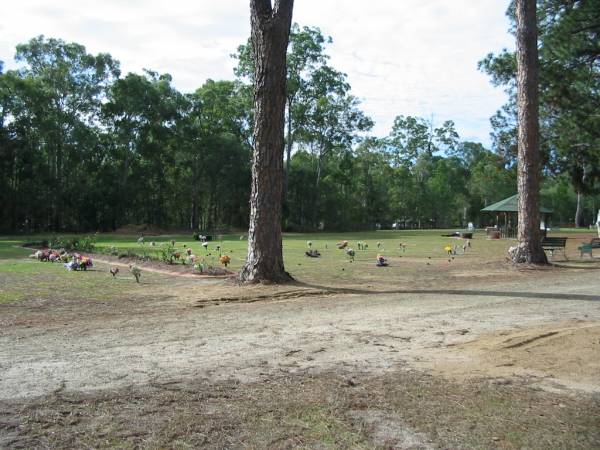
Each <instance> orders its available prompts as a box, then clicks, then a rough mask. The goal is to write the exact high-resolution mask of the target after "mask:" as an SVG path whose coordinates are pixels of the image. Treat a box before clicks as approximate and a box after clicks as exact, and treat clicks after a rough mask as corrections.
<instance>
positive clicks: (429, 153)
mask: <svg viewBox="0 0 600 450" xmlns="http://www.w3.org/2000/svg"><path fill="white" fill-rule="evenodd" d="M598 1H600V0H594V1H587V2H584V1H567V0H564V1H559V0H543V1H542V0H540V1H539V2H538V7H539V8H540V12H539V13H538V14H539V17H540V55H541V59H542V61H541V63H542V64H541V82H542V92H541V100H542V110H541V114H542V142H543V148H544V151H545V160H544V161H545V172H544V176H545V178H544V180H543V186H544V188H543V195H544V196H545V204H549V205H550V206H552V207H554V208H555V217H554V218H555V221H556V222H560V223H566V222H572V221H573V220H574V218H575V209H576V208H575V206H576V204H577V193H578V192H579V193H580V196H579V197H580V203H581V210H582V211H584V213H585V214H583V215H584V216H585V217H590V218H591V217H592V215H593V214H595V213H594V212H593V211H592V210H593V209H594V208H598V207H599V206H600V201H597V200H598V196H597V195H596V192H597V188H598V179H599V177H600V175H599V174H597V173H596V172H597V170H598V168H599V167H600V161H599V160H598V156H599V151H598V145H599V135H598V133H599V131H598V130H600V122H599V117H600V116H598V111H599V110H600V108H599V107H598V95H599V89H598V82H599V78H598V55H599V48H600V45H599V44H598V14H597V11H598V10H600V7H599V8H595V7H594V5H597V4H598ZM509 14H512V10H509ZM511 17H512V16H511ZM331 42H332V40H331V38H329V37H327V36H324V35H323V34H322V32H321V31H320V30H319V29H318V28H314V27H301V26H299V25H293V27H292V30H291V35H290V45H289V47H288V79H287V83H288V84H287V92H286V112H285V113H286V130H285V135H286V155H285V168H286V180H285V186H286V188H285V192H286V194H285V201H284V204H283V225H284V229H286V230H295V231H301V230H315V229H319V228H324V229H326V230H339V229H373V228H374V227H375V226H376V224H381V225H382V226H384V227H385V226H390V225H391V224H392V223H394V222H398V223H399V224H400V226H406V227H432V226H438V227H446V226H448V227H455V226H457V227H458V226H461V225H464V224H466V222H469V221H473V222H475V223H476V224H480V225H483V224H485V223H486V221H488V220H491V218H486V217H485V216H481V215H480V213H479V211H480V209H481V208H483V207H485V206H486V205H489V204H491V203H493V202H495V201H498V200H500V199H502V198H505V197H507V196H509V195H512V194H514V193H515V192H516V171H515V167H514V156H515V147H514V145H515V142H516V141H515V134H514V126H515V118H514V111H515V109H514V98H513V99H511V101H510V102H509V103H508V104H507V105H506V106H505V107H504V108H503V109H502V111H500V112H499V113H498V114H497V115H496V116H495V117H494V118H492V125H493V129H494V132H493V139H494V148H493V151H492V149H486V148H484V146H483V145H482V144H480V143H477V142H468V141H466V142H465V141H464V140H462V139H461V137H460V136H459V134H458V132H457V131H456V129H455V126H454V122H453V121H452V120H451V119H452V118H447V120H445V121H443V122H442V123H432V122H431V121H430V120H428V119H424V118H421V117H412V116H407V115H403V114H402V112H401V111H399V112H398V116H397V117H396V119H395V120H394V123H393V126H392V129H391V130H390V131H389V134H388V135H387V136H379V137H377V136H372V135H370V134H369V133H370V130H371V128H372V126H373V121H372V120H371V119H370V118H369V117H368V116H367V114H365V113H364V111H363V110H362V109H361V105H360V102H359V101H358V99H357V98H356V97H355V96H354V95H353V94H352V89H351V85H350V82H349V80H348V77H347V76H346V75H345V74H344V73H342V72H340V71H338V70H336V69H335V68H334V67H332V66H331V64H330V58H329V56H328V54H327V47H328V45H329V44H330V43H331ZM250 52H251V48H250V44H249V42H247V43H245V44H244V45H241V46H240V47H239V48H238V50H237V52H236V54H235V55H234V57H235V58H236V60H237V67H236V69H235V75H236V79H235V80H233V81H231V80H227V81H225V80H220V81H217V80H208V81H206V82H205V83H204V84H203V85H202V86H200V87H199V88H198V89H196V90H195V91H194V92H192V93H182V92H180V91H179V90H177V89H176V88H175V87H174V86H173V83H172V79H171V76H170V75H168V74H159V73H156V72H153V71H151V70H146V71H144V72H143V73H141V74H135V73H128V74H124V75H123V74H121V73H120V69H119V62H118V61H116V60H114V59H113V58H112V57H111V56H110V55H108V54H102V53H101V54H97V55H92V54H89V53H88V52H87V51H86V49H85V47H83V46H82V45H79V44H75V43H66V42H64V41H62V40H59V39H50V38H45V37H43V36H39V37H36V38H34V39H32V40H31V41H29V42H28V43H25V44H21V45H19V46H18V47H17V49H16V56H15V58H16V60H17V63H18V64H19V68H18V69H17V70H6V66H5V65H4V66H3V65H2V64H1V63H0V231H2V232H25V231H26V232H33V231H63V230H69V231H89V230H105V231H107V230H114V229H117V228H119V227H122V226H124V225H127V224H150V225H154V226H156V227H160V228H176V229H181V230H184V229H187V230H213V229H237V228H240V229H243V228H246V227H247V226H248V218H249V203H248V202H249V195H250V162H251V149H252V146H251V145H252V142H251V141H252V133H253V130H252V124H253V111H252V104H253V101H252V100H253V99H252V89H251V85H252V76H251V74H252V68H253V67H252V61H251V58H249V56H250ZM480 67H481V68H482V69H483V70H484V71H486V72H487V73H489V74H490V75H491V76H492V81H493V82H494V83H495V84H497V85H502V86H505V87H506V88H507V90H508V92H509V93H511V94H512V93H513V92H514V73H515V64H514V55H512V54H510V53H508V52H503V53H501V54H499V55H489V56H488V57H487V58H485V59H484V60H483V61H482V62H481V63H480Z"/></svg>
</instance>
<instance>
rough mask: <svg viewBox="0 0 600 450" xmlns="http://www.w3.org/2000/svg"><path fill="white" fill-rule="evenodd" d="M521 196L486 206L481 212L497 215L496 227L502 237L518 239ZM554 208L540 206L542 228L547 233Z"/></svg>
mask: <svg viewBox="0 0 600 450" xmlns="http://www.w3.org/2000/svg"><path fill="white" fill-rule="evenodd" d="M518 202H519V194H515V195H513V196H511V197H508V198H505V199H504V200H500V201H499V202H496V203H494V204H493V205H489V206H486V207H485V208H483V209H482V210H481V212H485V213H490V214H492V215H495V219H496V223H495V225H496V227H497V228H498V229H499V230H500V234H501V236H502V237H509V238H510V237H516V235H517V223H518V214H517V213H518V210H519V206H518ZM552 212H553V210H552V208H547V207H545V206H541V205H540V227H541V228H542V230H543V231H544V232H545V231H546V225H547V224H548V218H549V217H550V215H552Z"/></svg>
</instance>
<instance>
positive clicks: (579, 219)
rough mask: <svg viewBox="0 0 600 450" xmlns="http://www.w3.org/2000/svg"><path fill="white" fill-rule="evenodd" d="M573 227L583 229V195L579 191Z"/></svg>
mask: <svg viewBox="0 0 600 450" xmlns="http://www.w3.org/2000/svg"><path fill="white" fill-rule="evenodd" d="M575 226H576V227H580V228H581V227H583V226H584V221H583V194H582V193H581V191H577V209H576V210H575Z"/></svg>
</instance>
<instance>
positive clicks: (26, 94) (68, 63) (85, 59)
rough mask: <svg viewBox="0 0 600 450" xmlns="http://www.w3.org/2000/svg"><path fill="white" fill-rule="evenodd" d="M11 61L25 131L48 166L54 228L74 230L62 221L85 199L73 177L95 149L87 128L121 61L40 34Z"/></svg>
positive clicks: (95, 120)
mask: <svg viewBox="0 0 600 450" xmlns="http://www.w3.org/2000/svg"><path fill="white" fill-rule="evenodd" d="M15 59H16V60H17V62H20V63H22V67H21V68H20V69H19V70H18V71H17V73H16V76H17V77H18V78H20V79H21V81H22V83H21V84H20V87H21V88H22V89H20V91H19V92H20V94H21V95H22V100H23V102H24V103H26V104H28V105H29V106H28V107H27V108H25V109H26V110H27V113H26V114H27V120H28V122H29V127H30V128H31V129H32V130H34V132H35V133H37V135H38V136H37V139H36V141H37V143H38V150H39V151H40V152H41V153H42V154H43V155H44V156H43V158H44V159H45V161H46V164H47V172H48V174H49V178H50V179H49V183H48V185H47V189H48V190H50V191H51V193H52V195H51V196H50V199H51V200H50V209H51V212H50V214H51V223H52V226H53V228H54V229H57V230H60V229H62V228H63V227H64V226H69V227H70V228H73V227H77V224H75V223H73V222H71V223H65V220H64V219H65V217H69V216H70V217H77V214H74V211H69V209H70V208H71V207H72V206H73V205H76V204H77V201H76V199H77V198H78V197H80V196H81V195H85V191H84V190H82V189H81V186H80V181H78V180H77V179H76V176H75V174H76V173H77V171H78V168H80V167H81V161H82V160H84V159H85V152H86V151H90V150H93V149H94V148H95V145H96V140H95V138H96V137H97V134H96V133H95V132H94V131H91V128H94V127H96V126H97V124H98V122H99V120H98V114H99V110H100V105H101V103H102V101H103V99H104V98H105V93H106V89H107V87H108V86H109V85H110V84H111V83H112V82H113V81H114V80H115V79H116V78H117V77H118V76H119V63H118V62H117V61H115V60H113V59H112V57H111V56H110V55H108V54H103V53H101V54H98V55H95V56H94V55H92V54H89V53H87V52H86V49H85V47H84V46H82V45H79V44H76V43H66V42H64V41H62V40H60V39H46V38H45V37H44V36H38V37H36V38H33V39H31V40H30V41H29V42H28V43H26V44H20V45H18V46H17V51H16V57H15ZM25 109H24V110H23V114H25ZM21 118H23V116H22V117H21ZM31 132H33V131H30V132H29V133H31ZM40 156H41V155H40Z"/></svg>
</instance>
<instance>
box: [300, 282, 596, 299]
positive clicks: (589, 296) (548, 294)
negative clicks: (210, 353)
mask: <svg viewBox="0 0 600 450" xmlns="http://www.w3.org/2000/svg"><path fill="white" fill-rule="evenodd" d="M294 284H296V285H298V286H302V287H307V288H311V289H320V290H323V291H326V292H331V293H335V294H359V295H384V294H423V295H462V296H474V297H511V298H519V297H520V298H537V299H544V300H582V301H590V302H600V295H592V294H560V293H554V292H520V291H482V290H468V289H392V290H386V291H373V290H366V289H352V288H339V287H331V286H321V285H317V284H310V283H304V282H301V281H296V282H295V283H294Z"/></svg>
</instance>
